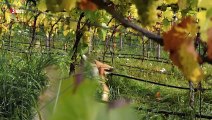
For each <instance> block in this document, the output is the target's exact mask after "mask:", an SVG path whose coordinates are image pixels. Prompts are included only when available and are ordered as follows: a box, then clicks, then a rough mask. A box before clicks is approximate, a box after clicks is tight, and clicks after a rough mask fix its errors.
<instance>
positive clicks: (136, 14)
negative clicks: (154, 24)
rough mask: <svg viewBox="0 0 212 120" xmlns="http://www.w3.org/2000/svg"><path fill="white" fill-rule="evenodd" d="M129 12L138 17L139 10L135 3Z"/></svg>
mask: <svg viewBox="0 0 212 120" xmlns="http://www.w3.org/2000/svg"><path fill="white" fill-rule="evenodd" d="M129 12H130V14H131V16H132V17H134V18H138V10H137V8H136V6H135V5H134V4H133V5H131V6H130V9H129Z"/></svg>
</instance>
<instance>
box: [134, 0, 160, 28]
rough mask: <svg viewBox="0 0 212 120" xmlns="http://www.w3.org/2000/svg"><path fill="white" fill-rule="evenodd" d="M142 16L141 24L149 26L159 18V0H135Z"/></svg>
mask: <svg viewBox="0 0 212 120" xmlns="http://www.w3.org/2000/svg"><path fill="white" fill-rule="evenodd" d="M133 1H134V3H135V5H136V7H137V9H138V14H139V16H140V20H141V24H142V25H143V26H149V25H152V24H154V23H155V21H156V20H157V7H158V5H159V3H160V1H159V0H133Z"/></svg>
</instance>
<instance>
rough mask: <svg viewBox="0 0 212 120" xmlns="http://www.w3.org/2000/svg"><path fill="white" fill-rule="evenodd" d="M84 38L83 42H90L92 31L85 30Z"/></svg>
mask: <svg viewBox="0 0 212 120" xmlns="http://www.w3.org/2000/svg"><path fill="white" fill-rule="evenodd" d="M82 39H83V43H85V44H87V45H88V44H90V41H91V32H89V31H85V32H84V34H83V36H82Z"/></svg>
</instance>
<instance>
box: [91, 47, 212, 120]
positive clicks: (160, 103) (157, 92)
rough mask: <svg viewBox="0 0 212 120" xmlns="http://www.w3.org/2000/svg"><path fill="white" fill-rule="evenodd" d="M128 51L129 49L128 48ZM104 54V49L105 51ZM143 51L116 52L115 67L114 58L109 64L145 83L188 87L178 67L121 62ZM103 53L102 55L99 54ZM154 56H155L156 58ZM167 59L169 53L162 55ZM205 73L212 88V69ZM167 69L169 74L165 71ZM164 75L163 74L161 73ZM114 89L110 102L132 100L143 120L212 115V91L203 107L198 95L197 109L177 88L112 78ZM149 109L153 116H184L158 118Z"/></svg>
mask: <svg viewBox="0 0 212 120" xmlns="http://www.w3.org/2000/svg"><path fill="white" fill-rule="evenodd" d="M125 48H126V47H125ZM101 50H102V48H101ZM101 50H99V51H98V50H97V54H96V55H95V56H99V58H102V57H100V56H101V55H102V54H101ZM138 51H140V49H138V48H132V47H128V48H127V49H124V50H122V51H120V52H116V54H115V56H114V59H113V63H112V62H111V57H109V56H107V57H106V58H105V61H106V62H107V63H108V64H110V65H113V66H114V68H115V69H114V73H119V74H124V75H128V76H133V77H136V78H142V79H145V80H149V81H153V82H158V83H163V84H168V85H174V86H180V87H188V81H187V80H186V79H185V78H184V77H183V75H182V73H181V72H180V71H179V70H178V68H177V67H175V66H173V65H172V64H170V63H169V64H166V63H160V62H153V61H148V60H142V59H141V60H138V59H132V58H130V57H129V58H121V57H120V55H119V54H123V53H128V54H129V53H131V54H133V53H134V54H139V52H138ZM98 52H99V53H98ZM152 56H154V55H152ZM162 56H163V58H164V57H165V58H168V56H167V54H166V53H162ZM202 68H203V69H204V71H205V72H204V73H205V74H206V76H208V77H206V78H205V80H204V81H203V82H202V85H203V88H211V84H209V83H210V79H211V78H210V77H209V76H210V75H211V73H212V69H211V66H210V65H207V64H205V65H203V66H202ZM164 69H165V71H163V70H164ZM161 71H163V72H161ZM108 85H109V86H110V90H111V96H110V99H111V100H114V99H118V98H120V97H122V98H128V99H131V101H132V102H133V103H134V104H135V106H139V107H141V108H142V110H140V111H139V114H140V118H141V119H169V120H172V119H176V120H178V119H179V120H181V119H194V116H193V115H194V114H200V111H201V114H203V115H212V112H211V111H212V91H211V90H208V91H204V92H203V93H201V107H200V92H195V104H194V109H192V108H191V107H190V105H189V91H188V90H180V89H175V88H168V87H164V86H159V85H153V84H150V83H144V82H139V81H134V80H131V79H127V78H124V77H119V76H112V79H111V80H109V81H108ZM149 109H151V111H153V112H158V111H164V110H165V111H173V112H182V113H185V115H186V116H184V117H183V116H182V115H169V114H156V113H153V112H148V111H149Z"/></svg>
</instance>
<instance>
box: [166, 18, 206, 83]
mask: <svg viewBox="0 0 212 120" xmlns="http://www.w3.org/2000/svg"><path fill="white" fill-rule="evenodd" d="M196 33H197V25H196V23H195V20H194V19H193V18H191V17H187V18H184V19H183V20H182V22H181V23H179V24H177V25H174V26H173V27H172V29H171V30H169V31H168V32H166V33H164V35H163V38H164V50H166V51H169V52H170V59H171V60H172V61H173V63H174V64H175V65H176V66H178V68H179V69H180V70H181V71H182V72H183V74H184V75H185V77H186V78H187V79H188V80H189V81H192V82H193V83H195V84H197V83H198V82H199V81H200V80H201V79H202V70H201V68H200V66H199V64H198V62H199V57H198V54H197V53H196V51H195V48H194V40H195V36H196Z"/></svg>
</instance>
